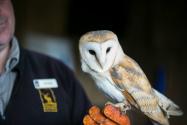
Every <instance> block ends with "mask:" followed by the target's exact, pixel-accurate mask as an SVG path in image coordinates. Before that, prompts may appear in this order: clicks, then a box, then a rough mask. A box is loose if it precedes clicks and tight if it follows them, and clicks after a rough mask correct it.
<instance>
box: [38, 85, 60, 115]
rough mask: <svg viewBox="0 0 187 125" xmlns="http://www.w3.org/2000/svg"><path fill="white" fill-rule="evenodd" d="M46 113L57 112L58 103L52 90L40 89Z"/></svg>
mask: <svg viewBox="0 0 187 125" xmlns="http://www.w3.org/2000/svg"><path fill="white" fill-rule="evenodd" d="M38 91H39V93H40V99H41V101H42V106H43V111H44V112H57V111H58V108H57V101H56V98H55V95H54V92H53V90H52V89H39V90H38Z"/></svg>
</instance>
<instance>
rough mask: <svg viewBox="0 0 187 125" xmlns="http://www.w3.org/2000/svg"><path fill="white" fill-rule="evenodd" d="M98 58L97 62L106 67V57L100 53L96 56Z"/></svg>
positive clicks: (102, 67)
mask: <svg viewBox="0 0 187 125" xmlns="http://www.w3.org/2000/svg"><path fill="white" fill-rule="evenodd" d="M96 60H97V62H98V64H99V66H100V67H101V69H104V66H105V58H104V57H103V56H101V55H99V57H98V56H96Z"/></svg>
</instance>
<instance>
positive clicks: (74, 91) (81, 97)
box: [70, 73, 91, 125]
mask: <svg viewBox="0 0 187 125" xmlns="http://www.w3.org/2000/svg"><path fill="white" fill-rule="evenodd" d="M71 76H72V77H71V82H70V84H71V93H70V96H71V98H72V112H71V113H72V114H71V116H72V117H71V118H72V125H82V124H83V117H84V116H85V115H86V114H87V112H88V110H89V108H90V107H91V103H90V101H89V99H88V97H87V95H86V93H85V91H84V89H83V87H82V86H81V84H80V82H79V81H78V80H77V79H76V77H75V75H74V73H72V75H71Z"/></svg>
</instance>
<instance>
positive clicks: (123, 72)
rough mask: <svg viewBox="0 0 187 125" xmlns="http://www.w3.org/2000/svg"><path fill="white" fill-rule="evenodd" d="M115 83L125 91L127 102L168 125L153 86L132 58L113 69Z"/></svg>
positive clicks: (127, 58) (126, 57)
mask: <svg viewBox="0 0 187 125" xmlns="http://www.w3.org/2000/svg"><path fill="white" fill-rule="evenodd" d="M110 72H111V76H112V79H113V81H114V83H115V84H116V85H117V86H118V87H119V89H120V90H124V92H123V93H124V96H125V97H126V98H127V100H128V101H129V102H130V103H131V104H132V105H134V106H135V107H136V108H138V109H140V110H141V111H142V112H143V113H144V114H145V115H147V116H148V117H149V118H151V119H152V120H154V121H157V122H159V123H161V124H163V125H168V124H169V123H168V119H167V118H166V116H165V115H164V113H163V112H162V110H161V109H160V107H159V105H158V99H157V97H156V96H155V95H154V93H153V90H152V88H151V85H150V83H149V81H148V79H147V77H146V76H145V74H144V73H143V71H142V70H141V68H140V67H139V65H138V64H137V63H136V62H135V61H134V60H133V59H131V58H130V57H128V56H125V58H124V59H123V60H122V61H121V63H120V64H119V65H117V66H115V67H114V68H112V69H111V71H110Z"/></svg>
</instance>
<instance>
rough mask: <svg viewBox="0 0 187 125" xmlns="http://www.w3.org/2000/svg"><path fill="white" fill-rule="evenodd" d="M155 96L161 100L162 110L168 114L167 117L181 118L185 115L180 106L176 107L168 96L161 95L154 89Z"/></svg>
mask: <svg viewBox="0 0 187 125" xmlns="http://www.w3.org/2000/svg"><path fill="white" fill-rule="evenodd" d="M153 90H154V93H155V95H156V96H157V97H158V100H159V106H160V107H161V109H162V110H163V111H164V112H166V115H167V116H168V118H169V116H180V115H183V112H182V110H181V109H180V107H179V106H178V105H176V104H175V103H174V102H173V101H171V100H170V99H169V98H167V97H166V96H164V95H162V94H161V93H159V92H158V91H157V90H155V89H153Z"/></svg>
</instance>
